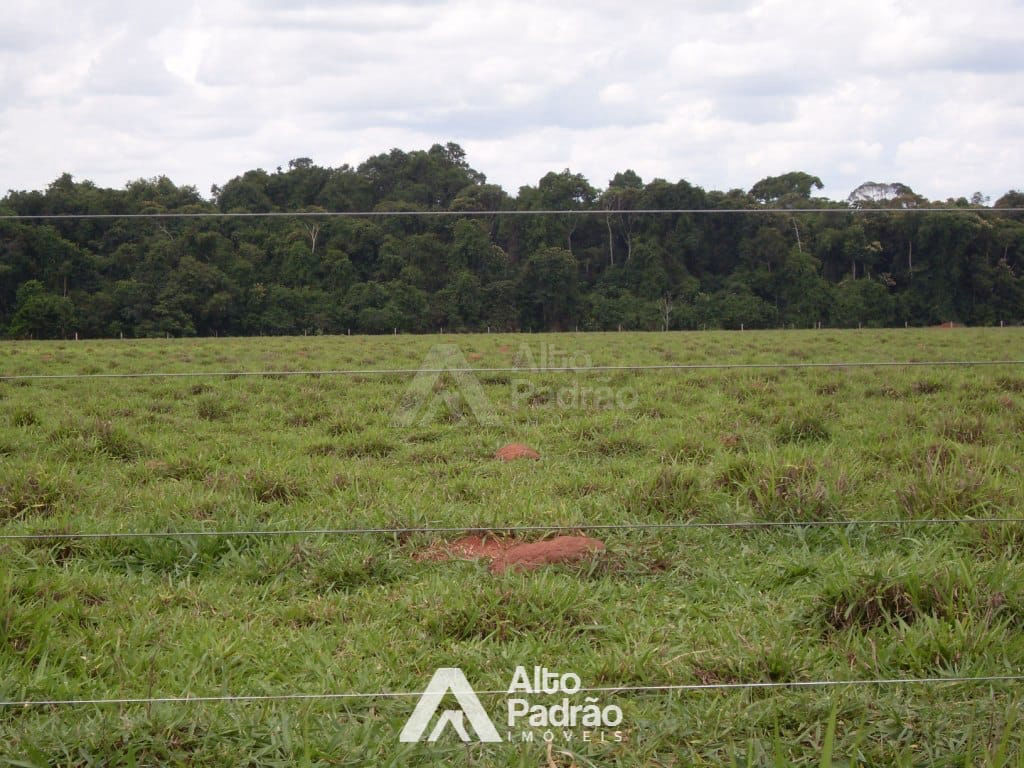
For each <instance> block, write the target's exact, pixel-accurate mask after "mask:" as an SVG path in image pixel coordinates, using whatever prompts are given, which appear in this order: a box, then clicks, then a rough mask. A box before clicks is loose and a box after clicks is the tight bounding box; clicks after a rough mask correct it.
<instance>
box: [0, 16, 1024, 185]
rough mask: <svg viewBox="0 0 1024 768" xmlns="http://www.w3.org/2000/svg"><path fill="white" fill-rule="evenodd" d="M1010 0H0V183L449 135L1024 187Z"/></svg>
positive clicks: (372, 149) (686, 174)
mask: <svg viewBox="0 0 1024 768" xmlns="http://www.w3.org/2000/svg"><path fill="white" fill-rule="evenodd" d="M1022 128H1024V2H1021V1H1020V0H1017V1H1016V2H1012V1H1011V0H991V1H990V0H975V2H971V3H962V2H957V3H954V2H947V1H946V0H929V2H924V3H922V2H900V1H897V0H853V1H852V2H848V1H847V0H829V2H822V1H821V0H815V1H814V2H810V1H805V0H763V1H750V2H746V1H744V0H717V1H716V0H694V1H692V2H684V1H682V0H675V1H673V0H669V1H666V2H662V1H661V0H651V1H650V2H646V1H645V0H636V1H635V2H622V1H621V0H619V1H618V2H611V1H606V0H588V2H585V3H583V2H572V1H571V0H563V1H562V2H558V3H551V2H537V3H533V2H506V1H505V0H479V1H478V2H469V1H460V0H437V1H436V2H434V1H432V0H407V1H406V2H398V1H393V0H374V1H372V2H328V1H327V0H321V1H319V2H307V3H303V2H288V1H286V0H226V1H225V2H216V1H211V0H206V1H205V2H190V0H174V2H164V1H163V0H151V1H148V2H131V3H128V2H113V1H111V0H92V1H91V2H85V3H83V2H47V1H46V0H7V2H5V3H4V13H3V21H2V22H0V194H2V193H3V192H4V191H6V190H7V189H44V188H45V187H46V185H47V184H49V183H50V182H52V181H53V180H54V179H55V178H56V177H57V176H59V175H60V174H61V173H63V172H68V173H71V174H72V175H73V176H74V177H75V178H76V179H78V180H82V179H91V180H92V181H94V182H96V183H97V184H101V185H103V186H112V187H123V185H124V184H125V183H126V182H128V181H130V180H133V179H137V178H140V177H152V176H158V175H167V176H169V177H170V178H171V179H172V180H174V181H175V182H176V183H178V184H191V185H195V186H196V187H197V188H198V189H199V191H200V192H201V193H202V194H204V195H207V196H208V195H209V190H210V186H211V185H212V184H223V183H224V182H226V181H228V180H229V179H231V178H232V177H234V176H237V175H239V174H241V173H243V172H244V171H246V170H249V169H252V168H264V169H266V170H269V171H272V170H274V169H275V168H276V167H278V166H284V167H285V168H287V165H288V161H289V160H290V159H293V158H297V157H310V158H312V159H313V160H314V162H316V163H317V164H318V165H325V166H338V165H341V164H343V163H349V164H352V165H357V164H358V163H359V162H361V161H362V160H364V159H366V158H367V157H369V156H370V155H373V154H377V153H379V152H386V151H388V150H389V149H391V148H392V147H398V148H401V149H403V150H406V151H409V150H413V149H427V148H429V147H430V146H431V145H432V144H434V143H442V144H443V143H445V142H448V141H454V142H456V143H458V144H460V145H461V146H462V147H463V148H464V149H465V150H466V153H467V160H468V161H469V163H470V164H471V165H472V166H473V167H474V168H476V169H477V170H480V171H482V172H483V173H485V174H486V175H487V178H488V181H490V182H493V183H497V184H501V185H502V186H503V187H505V189H506V190H508V191H509V192H511V193H513V194H514V193H515V192H516V191H517V190H518V188H519V187H520V186H521V185H523V184H536V183H537V180H538V179H539V178H540V177H541V176H543V175H544V174H545V173H547V172H548V171H561V170H562V169H564V168H570V169H571V170H572V171H573V172H574V173H582V174H583V175H584V176H586V177H587V178H588V179H589V180H590V182H591V183H592V184H594V185H595V186H596V187H598V188H603V187H605V186H607V183H608V180H609V179H610V178H611V177H612V176H613V175H614V174H615V172H617V171H622V170H625V169H627V168H628V169H633V170H634V171H636V172H637V173H638V174H640V176H641V177H642V178H643V179H644V180H645V181H649V180H651V179H652V178H655V177H661V178H666V179H668V180H670V181H676V180H678V179H686V180H687V181H689V182H690V183H692V184H696V185H700V186H702V187H704V188H706V189H723V190H724V189H731V188H741V189H749V188H750V187H751V186H752V185H753V184H754V183H755V182H757V181H758V180H759V179H761V178H764V177H765V176H770V175H778V174H781V173H785V172H788V171H793V170H802V171H806V172H808V173H812V174H814V175H817V176H819V177H820V178H821V179H822V181H823V182H824V183H825V189H824V192H823V193H824V194H825V195H827V196H829V197H832V198H837V199H842V198H845V197H846V196H847V195H848V194H849V192H850V191H851V190H852V189H853V188H855V187H856V186H857V185H858V184H860V183H861V182H864V181H869V180H870V181H877V182H889V181H899V182H902V183H904V184H907V185H909V186H911V187H912V188H913V189H914V190H915V191H916V192H918V193H919V194H923V195H925V196H927V197H929V198H932V199H945V198H947V197H959V196H967V197H969V196H970V195H971V194H972V193H973V192H975V191H981V192H982V193H984V194H985V195H989V196H991V198H992V199H993V200H994V199H996V198H998V197H999V196H1000V195H1002V194H1003V193H1004V192H1006V191H1007V190H1009V189H1022V188H1024V130H1022Z"/></svg>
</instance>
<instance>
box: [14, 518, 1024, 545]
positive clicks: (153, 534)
mask: <svg viewBox="0 0 1024 768" xmlns="http://www.w3.org/2000/svg"><path fill="white" fill-rule="evenodd" d="M1000 523H1024V518H1022V517H965V518H927V519H922V520H910V519H892V520H886V519H871V520H851V519H845V520H805V521H798V520H737V521H731V522H701V521H688V522H683V523H577V524H566V525H543V524H536V525H501V526H498V525H494V526H419V527H407V528H383V527H382V528H293V529H281V530H266V529H262V530H251V531H235V530H229V531H122V532H118V531H105V532H98V533H89V532H81V533H73V532H72V533H69V532H66V531H61V532H55V533H7V534H0V541H32V540H37V541H38V540H47V539H57V540H67V539H73V540H79V539H144V538H164V539H190V538H197V537H226V538H230V537H238V538H241V537H246V536H252V537H271V536H302V537H313V536H370V535H396V536H398V535H412V534H418V533H466V534H468V533H526V532H540V531H625V530H630V531H633V530H636V531H640V530H648V531H663V530H681V529H687V528H712V529H714V528H741V529H743V528H755V529H756V528H824V527H848V526H855V525H895V526H915V525H958V524H965V525H985V524H992V525H995V524H1000Z"/></svg>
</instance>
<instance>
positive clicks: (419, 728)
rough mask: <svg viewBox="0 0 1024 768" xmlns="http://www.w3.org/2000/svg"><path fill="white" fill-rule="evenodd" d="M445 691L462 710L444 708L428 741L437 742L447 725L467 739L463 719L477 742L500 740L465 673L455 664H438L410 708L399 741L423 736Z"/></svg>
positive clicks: (407, 740) (463, 739) (409, 740)
mask: <svg viewBox="0 0 1024 768" xmlns="http://www.w3.org/2000/svg"><path fill="white" fill-rule="evenodd" d="M448 693H451V694H452V695H454V696H455V700H456V701H458V702H459V706H460V707H462V709H446V710H444V711H443V712H442V713H441V717H439V718H438V720H437V724H436V725H435V726H434V728H433V730H431V732H430V735H429V736H428V737H427V741H437V740H438V738H439V737H440V736H441V734H442V733H443V732H444V730H445V727H446V726H447V725H451V726H452V728H454V729H455V733H456V734H458V737H459V738H460V739H462V741H470V735H469V732H468V731H467V729H466V723H465V720H468V721H469V724H470V725H471V726H472V727H473V730H474V731H476V735H477V738H478V739H479V740H480V741H489V742H494V741H501V736H499V735H498V730H497V729H496V728H495V727H494V723H493V722H491V718H490V717H488V716H487V712H485V711H484V708H483V705H482V704H481V703H480V699H478V698H477V695H476V693H475V692H474V691H473V688H472V686H470V684H469V681H468V680H467V679H466V676H465V675H464V674H462V670H461V669H459V668H458V667H441V668H440V669H438V670H437V671H436V672H435V673H434V676H433V677H432V678H430V683H429V684H428V685H427V688H426V690H425V691H423V695H422V696H421V697H420V700H419V701H418V702H417V704H416V709H414V710H413V712H412V714H411V715H410V716H409V719H408V721H406V723H405V727H404V728H402V733H401V734H399V736H398V740H399V741H402V742H414V741H419V740H420V739H421V738H423V734H424V733H425V732H426V730H427V726H428V725H429V724H430V718H432V717H433V716H434V713H435V712H436V711H437V708H438V707H440V706H441V699H443V698H444V697H445V695H446V694H448Z"/></svg>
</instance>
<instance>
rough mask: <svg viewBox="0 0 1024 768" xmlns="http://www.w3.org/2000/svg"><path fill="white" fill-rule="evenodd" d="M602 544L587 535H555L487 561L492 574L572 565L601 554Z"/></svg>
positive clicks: (514, 548)
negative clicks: (547, 566) (566, 564)
mask: <svg viewBox="0 0 1024 768" xmlns="http://www.w3.org/2000/svg"><path fill="white" fill-rule="evenodd" d="M604 549H605V547H604V542H602V541H599V540H597V539H592V538H590V537H589V536H559V537H557V538H554V539H548V540H547V541H534V542H531V543H529V544H520V545H519V546H517V547H512V548H511V549H507V550H505V551H504V552H502V553H501V554H499V555H498V556H497V557H495V558H494V560H493V561H492V562H491V571H492V572H493V573H504V572H505V571H506V570H508V569H510V568H511V569H513V570H517V571H532V570H534V569H535V568H539V567H540V566H542V565H548V564H549V563H572V562H575V561H577V560H582V559H584V558H585V557H587V556H588V555H592V554H595V553H597V552H604Z"/></svg>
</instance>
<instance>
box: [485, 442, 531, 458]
mask: <svg viewBox="0 0 1024 768" xmlns="http://www.w3.org/2000/svg"><path fill="white" fill-rule="evenodd" d="M494 458H496V459H500V460H501V461H515V460H516V459H539V458H540V454H539V453H537V452H536V451H535V450H533V448H531V447H530V446H528V445H523V444H522V443H509V444H508V445H506V446H503V447H501V448H499V449H498V450H497V452H496V453H495V454H494Z"/></svg>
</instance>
